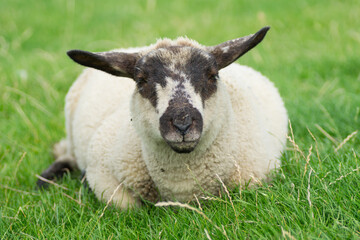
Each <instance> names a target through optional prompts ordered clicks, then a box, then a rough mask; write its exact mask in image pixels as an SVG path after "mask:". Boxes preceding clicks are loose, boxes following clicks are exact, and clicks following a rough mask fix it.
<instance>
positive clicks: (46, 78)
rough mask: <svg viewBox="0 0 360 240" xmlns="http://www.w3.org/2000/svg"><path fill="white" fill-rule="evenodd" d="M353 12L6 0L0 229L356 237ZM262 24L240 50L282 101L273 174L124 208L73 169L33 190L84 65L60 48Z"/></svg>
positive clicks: (325, 3)
mask: <svg viewBox="0 0 360 240" xmlns="http://www.w3.org/2000/svg"><path fill="white" fill-rule="evenodd" d="M359 13H360V5H359V4H358V0H346V1H338V0H317V1H311V0H294V1H287V0H278V1H267V0H258V1H251V0H223V1H216V0H183V1H166V0H147V1H145V0H139V1H115V0H109V1H84V0H78V1H75V0H51V1H38V0H28V1H22V0H2V1H1V2H0V239H279V238H283V239H360V133H359V130H360V15H359ZM263 26H271V29H270V31H269V33H268V35H267V36H266V38H265V39H264V41H263V42H262V43H261V44H260V45H259V46H258V47H256V48H255V49H253V50H252V51H250V52H249V53H248V54H246V55H245V56H243V57H242V58H240V59H239V60H238V62H239V63H241V64H245V65H249V66H251V67H253V68H255V69H257V70H259V71H261V72H262V73H263V74H264V75H266V76H267V77H269V78H270V79H271V80H272V81H273V82H274V83H275V85H276V86H277V87H278V88H279V91H280V93H281V95H282V97H283V99H284V101H285V105H286V107H287V109H288V114H289V118H290V122H291V129H289V137H288V140H289V141H288V144H287V148H286V151H285V152H284V154H283V157H282V166H281V168H280V169H279V171H278V172H277V173H275V174H274V176H273V181H272V182H271V183H259V186H258V187H257V188H247V187H243V188H240V189H234V190H231V191H230V193H227V192H226V191H225V189H224V191H223V192H222V193H221V195H220V196H218V197H217V196H209V198H207V199H199V202H198V203H196V202H195V203H189V204H187V205H182V206H173V207H161V206H160V207H158V206H154V205H153V204H150V203H149V204H146V205H145V206H144V207H142V208H141V209H137V210H130V211H124V212H121V211H119V210H118V209H115V208H113V207H111V206H107V205H106V203H102V202H99V201H98V200H97V199H96V198H95V196H94V195H93V194H92V193H91V192H89V191H87V190H86V189H85V188H84V186H83V185H82V184H81V183H80V181H79V179H78V177H77V176H72V177H70V176H66V177H65V178H64V179H63V180H62V181H60V183H59V186H56V185H52V186H51V187H50V188H49V190H48V191H43V192H42V191H38V190H36V189H35V183H36V181H37V177H36V175H37V174H40V173H41V172H42V171H43V170H44V169H45V168H47V166H48V165H49V164H50V163H51V162H52V161H53V158H52V155H51V147H52V145H53V144H54V143H55V142H56V141H58V140H59V139H61V138H63V137H64V136H65V128H64V111H63V108H64V97H65V94H66V92H67V90H68V89H69V87H70V86H71V84H72V82H73V81H74V80H75V78H76V76H77V75H78V74H79V73H80V72H81V71H82V69H83V68H82V67H81V66H78V65H76V64H74V63H73V62H72V61H71V60H70V59H69V58H68V57H67V56H66V54H65V53H66V51H67V50H69V49H84V50H89V51H105V50H109V49H113V48H119V47H131V46H143V45H147V44H150V43H153V42H155V41H156V39H158V38H161V37H169V38H175V37H177V36H184V35H186V36H188V37H190V38H193V39H195V40H197V41H198V42H200V43H202V44H204V45H215V44H218V43H220V42H224V41H226V40H229V39H233V38H237V37H240V36H245V35H248V34H251V33H254V32H256V31H257V30H258V29H260V28H261V27H263Z"/></svg>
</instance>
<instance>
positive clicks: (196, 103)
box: [183, 79, 203, 115]
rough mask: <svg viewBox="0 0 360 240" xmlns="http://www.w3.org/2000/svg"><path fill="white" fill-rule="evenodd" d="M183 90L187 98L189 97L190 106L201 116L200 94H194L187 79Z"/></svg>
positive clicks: (201, 103)
mask: <svg viewBox="0 0 360 240" xmlns="http://www.w3.org/2000/svg"><path fill="white" fill-rule="evenodd" d="M183 85H184V87H185V88H184V90H185V92H186V94H187V95H188V96H190V99H189V102H190V103H191V105H192V106H193V107H194V108H196V109H197V110H198V111H199V112H200V114H201V115H202V114H203V101H202V99H201V96H200V94H198V93H196V92H195V89H194V87H193V85H192V84H191V83H190V81H189V80H188V79H187V80H186V81H185V82H184V83H183Z"/></svg>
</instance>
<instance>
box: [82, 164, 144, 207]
mask: <svg viewBox="0 0 360 240" xmlns="http://www.w3.org/2000/svg"><path fill="white" fill-rule="evenodd" d="M86 179H87V181H88V183H89V186H90V188H91V190H92V191H93V192H94V193H95V195H96V196H97V198H98V199H101V200H103V201H105V202H108V201H109V200H111V204H114V205H115V206H116V207H118V208H121V209H123V210H125V209H128V208H133V207H139V206H140V205H141V202H140V199H137V198H135V197H134V196H133V195H132V194H131V192H130V191H129V190H128V189H126V187H125V186H124V185H122V183H121V182H119V181H118V180H117V179H116V178H115V177H114V176H113V175H111V173H110V171H109V170H107V169H104V168H101V167H100V168H98V167H97V168H94V167H88V168H87V169H86Z"/></svg>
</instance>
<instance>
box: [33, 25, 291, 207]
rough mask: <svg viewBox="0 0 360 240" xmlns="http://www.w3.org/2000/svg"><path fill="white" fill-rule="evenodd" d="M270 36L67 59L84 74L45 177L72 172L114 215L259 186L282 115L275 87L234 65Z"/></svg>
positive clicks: (275, 158)
mask: <svg viewBox="0 0 360 240" xmlns="http://www.w3.org/2000/svg"><path fill="white" fill-rule="evenodd" d="M268 29H269V28H268V27H265V28H263V29H261V30H260V31H258V32H257V33H255V34H253V35H249V36H246V37H242V38H238V39H234V40H231V41H227V42H224V43H222V44H219V45H216V46H212V47H205V46H202V45H200V44H199V43H197V42H195V41H193V40H190V39H188V38H178V39H176V40H173V41H172V40H169V39H163V40H159V41H158V42H157V43H156V44H154V45H151V46H149V47H144V48H135V49H122V50H115V51H110V52H103V53H90V52H85V51H80V50H72V51H69V52H68V55H69V56H70V57H71V58H72V59H73V60H74V61H75V62H77V63H79V64H81V65H85V66H88V67H91V68H88V69H86V70H85V71H84V72H83V73H82V74H81V75H80V76H79V78H78V79H77V80H76V82H75V83H74V84H73V86H72V87H71V88H70V91H69V92H68V94H67V96H66V104H65V117H66V130H67V138H66V139H65V140H63V141H61V142H60V143H59V144H57V145H56V146H55V154H56V156H57V159H56V161H55V162H54V164H52V165H51V166H50V167H49V168H48V169H47V170H46V171H45V172H44V173H43V174H42V176H43V177H46V178H54V177H61V175H62V174H63V173H64V168H67V169H70V170H71V169H74V168H79V169H80V170H82V171H84V172H85V173H86V179H87V181H88V184H89V186H90V188H91V189H92V190H93V191H94V192H95V194H96V196H97V197H98V198H99V199H101V200H104V201H108V200H109V199H112V203H113V204H115V205H116V206H118V207H120V208H121V209H126V208H128V207H133V206H136V205H140V204H141V200H144V199H145V200H148V201H152V202H156V201H159V200H163V201H164V200H165V201H166V200H176V201H181V202H186V201H189V200H192V199H193V197H194V196H195V195H196V196H201V195H205V194H218V193H219V190H220V189H221V185H222V183H221V182H223V183H224V184H226V185H227V186H229V187H233V186H236V185H239V184H245V183H247V182H254V181H255V182H256V181H258V180H261V179H264V178H266V177H267V174H268V173H269V172H270V171H271V170H272V169H274V168H276V167H278V166H279V165H280V160H279V158H280V156H281V152H282V150H283V148H284V145H285V142H286V133H287V122H288V120H287V113H286V109H285V107H284V104H283V101H282V100H281V98H280V96H279V93H278V91H277V89H276V88H275V87H274V85H273V83H271V82H270V81H269V80H268V79H267V78H266V77H264V76H263V75H261V74H260V73H258V72H256V71H254V70H253V69H251V68H249V67H246V66H241V65H239V64H236V63H233V62H234V61H235V60H236V59H238V58H239V57H240V56H241V55H243V54H244V53H246V52H247V51H249V50H250V49H251V48H253V47H254V46H256V45H257V44H258V43H259V42H261V40H262V39H263V38H264V36H265V34H266V32H267V31H268ZM93 68H95V69H99V70H102V71H98V70H95V69H93ZM105 72H107V73H105ZM108 73H110V74H108ZM42 184H43V182H42V181H39V182H38V185H39V186H41V185H42ZM111 197H112V198H111Z"/></svg>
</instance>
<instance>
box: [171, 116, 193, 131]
mask: <svg viewBox="0 0 360 240" xmlns="http://www.w3.org/2000/svg"><path fill="white" fill-rule="evenodd" d="M191 124H192V120H191V117H189V116H187V117H185V118H184V119H175V120H174V122H173V125H174V126H175V127H176V128H177V129H178V130H179V131H180V132H181V133H182V134H185V133H186V131H187V130H188V129H189V128H190V126H191Z"/></svg>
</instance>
